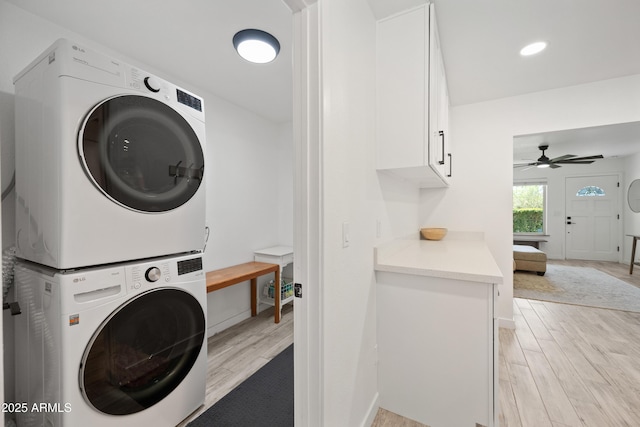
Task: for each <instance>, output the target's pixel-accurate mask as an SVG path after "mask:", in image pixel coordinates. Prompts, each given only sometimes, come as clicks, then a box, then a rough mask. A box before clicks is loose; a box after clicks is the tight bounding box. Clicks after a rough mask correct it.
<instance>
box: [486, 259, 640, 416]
mask: <svg viewBox="0 0 640 427" xmlns="http://www.w3.org/2000/svg"><path fill="white" fill-rule="evenodd" d="M549 263H558V264H564V265H574V266H583V267H592V268H596V269H600V270H602V271H604V272H606V273H608V274H610V275H612V276H615V277H618V278H619V279H621V280H624V281H626V282H628V283H631V284H633V285H635V286H639V287H640V278H638V276H635V275H634V276H629V274H628V265H624V264H618V263H601V262H585V261H556V260H551V261H549ZM639 273H640V271H639ZM514 320H515V323H516V329H515V330H508V329H500V356H499V368H500V373H499V377H500V407H501V413H500V425H501V426H502V427H507V426H522V427H527V426H536V427H538V426H552V427H562V426H597V427H607V426H611V427H618V426H640V313H631V312H624V311H618V310H606V309H600V308H591V307H581V306H577V305H568V304H558V303H551V302H543V301H534V300H526V299H514Z"/></svg>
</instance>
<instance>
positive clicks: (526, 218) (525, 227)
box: [513, 208, 544, 233]
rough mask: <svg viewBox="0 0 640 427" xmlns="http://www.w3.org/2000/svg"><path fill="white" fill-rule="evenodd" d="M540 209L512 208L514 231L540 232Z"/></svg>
mask: <svg viewBox="0 0 640 427" xmlns="http://www.w3.org/2000/svg"><path fill="white" fill-rule="evenodd" d="M543 215H544V212H543V210H542V209H536V208H524V209H514V210H513V232H514V233H542V226H543Z"/></svg>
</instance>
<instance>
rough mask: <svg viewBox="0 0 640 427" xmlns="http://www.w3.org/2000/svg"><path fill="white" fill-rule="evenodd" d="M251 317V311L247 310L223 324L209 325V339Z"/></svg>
mask: <svg viewBox="0 0 640 427" xmlns="http://www.w3.org/2000/svg"><path fill="white" fill-rule="evenodd" d="M250 317H251V310H245V311H243V312H242V313H238V314H236V315H235V316H233V317H230V318H228V319H226V320H223V321H222V322H219V323H216V324H215V325H209V326H208V327H207V338H209V337H212V336H214V335H215V334H217V333H218V332H222V331H224V330H225V329H227V328H230V327H231V326H233V325H236V324H238V323H240V322H242V321H243V320H246V319H248V318H250Z"/></svg>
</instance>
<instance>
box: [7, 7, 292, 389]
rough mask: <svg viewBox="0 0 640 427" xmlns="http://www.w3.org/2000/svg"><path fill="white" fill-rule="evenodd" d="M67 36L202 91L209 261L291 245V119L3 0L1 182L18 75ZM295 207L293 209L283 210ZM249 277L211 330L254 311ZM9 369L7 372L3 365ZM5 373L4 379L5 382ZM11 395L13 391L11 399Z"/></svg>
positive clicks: (216, 298) (10, 158) (219, 310)
mask: <svg viewBox="0 0 640 427" xmlns="http://www.w3.org/2000/svg"><path fill="white" fill-rule="evenodd" d="M60 37H67V38H69V39H71V40H74V41H77V42H78V43H84V44H86V45H88V46H90V47H93V48H95V49H96V50H98V51H101V52H104V53H105V54H109V55H112V56H114V57H118V58H120V59H122V60H124V61H126V62H128V63H131V64H132V65H136V66H139V67H141V68H142V69H144V70H146V71H149V72H151V73H153V74H156V75H158V76H159V77H161V78H164V79H167V80H169V81H172V82H174V83H176V84H178V85H180V86H182V87H184V88H185V89H188V90H191V91H193V92H194V93H196V94H198V95H200V96H202V97H203V98H204V100H205V101H204V102H205V113H206V118H207V126H206V132H207V146H206V153H205V154H206V157H207V166H206V177H207V178H206V185H207V216H206V221H207V225H208V226H209V227H210V229H211V233H210V237H209V241H208V244H207V250H206V252H205V254H204V268H205V269H207V270H209V269H214V268H222V267H227V266H230V265H233V264H237V263H241V262H246V261H251V260H252V259H253V251H254V250H257V249H261V248H264V247H268V246H273V245H277V244H281V243H282V244H289V245H290V244H292V233H293V232H292V229H293V224H292V221H293V219H292V218H293V215H292V214H291V213H290V212H291V211H292V206H293V200H292V198H293V196H292V190H291V189H292V187H293V178H292V163H291V162H292V160H291V159H292V154H291V151H292V141H291V139H292V132H291V123H279V124H277V123H273V122H270V121H269V120H266V119H264V118H262V117H260V116H257V115H255V114H253V113H251V112H249V111H247V110H244V109H242V108H240V107H238V106H236V105H234V104H232V103H230V102H227V101H225V100H223V99H221V98H219V97H217V96H215V95H213V94H211V93H207V92H204V91H202V90H199V89H198V88H197V87H193V85H191V84H190V83H189V82H185V81H182V80H181V79H180V78H179V76H171V75H167V74H166V73H164V72H163V71H162V70H156V69H153V68H152V67H148V66H145V64H140V63H138V62H137V61H136V60H135V58H127V57H125V56H122V55H120V54H119V53H118V52H114V51H112V50H111V49H110V48H109V47H107V46H103V45H100V44H97V43H95V42H93V41H92V40H88V39H86V38H85V37H83V36H82V35H80V34H76V33H72V32H70V31H68V30H66V29H64V28H62V27H60V26H58V25H56V24H53V23H51V22H49V21H46V20H43V19H41V18H39V17H37V16H35V15H33V14H30V13H28V12H25V11H24V10H22V9H20V8H18V7H16V6H14V5H13V4H10V3H7V2H5V1H4V0H0V150H1V151H0V156H1V158H0V160H1V171H2V181H1V182H2V188H3V189H4V188H6V187H7V185H8V184H9V182H10V180H11V176H12V174H13V170H14V153H15V151H14V124H13V122H14V95H13V94H14V88H13V77H14V76H15V75H16V74H17V73H18V72H19V71H20V70H21V69H22V68H24V67H25V66H26V65H27V64H29V63H30V62H31V60H33V58H35V57H36V56H37V55H39V54H40V53H41V52H42V51H43V50H44V49H46V48H47V47H48V46H50V45H51V44H52V43H53V42H54V41H55V40H56V39H57V38H60ZM287 212H289V213H290V214H289V216H285V215H283V213H287ZM14 223H15V204H14V203H13V194H11V195H10V196H9V197H8V198H7V199H6V201H5V202H3V204H2V236H3V241H2V247H3V248H6V247H9V246H12V245H13V242H14V234H15V232H14V229H15V228H14ZM249 301H250V299H249V283H248V282H247V283H246V284H242V285H237V286H233V287H230V288H227V289H223V290H220V291H218V292H215V293H211V294H209V296H208V304H209V310H208V311H209V313H208V319H207V321H208V327H209V334H210V335H211V334H213V333H214V332H216V331H219V330H221V329H224V328H225V327H228V326H230V325H232V324H234V323H236V322H238V321H241V320H243V319H244V318H247V317H249V316H250V302H249ZM3 319H4V320H5V322H4V323H5V325H4V328H3V329H4V330H5V334H4V335H5V337H6V340H7V341H6V342H5V343H4V347H3V348H4V354H5V364H6V369H5V372H6V373H8V375H7V378H6V381H4V382H5V383H7V391H8V392H9V393H11V390H12V389H13V386H12V381H13V379H12V378H11V376H12V372H13V369H12V368H11V367H12V365H13V354H12V352H13V349H12V345H11V341H12V339H13V333H12V328H13V326H12V321H11V318H10V316H8V315H3ZM0 375H2V372H0ZM2 382H3V381H2V377H0V384H1V383H2ZM9 397H10V395H7V398H9Z"/></svg>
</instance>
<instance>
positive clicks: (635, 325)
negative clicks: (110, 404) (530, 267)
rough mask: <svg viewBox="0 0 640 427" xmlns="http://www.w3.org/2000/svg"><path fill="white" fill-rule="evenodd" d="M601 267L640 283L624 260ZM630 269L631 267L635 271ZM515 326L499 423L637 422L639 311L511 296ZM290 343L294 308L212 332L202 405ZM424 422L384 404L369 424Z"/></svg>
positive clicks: (614, 426) (507, 348) (524, 426)
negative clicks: (387, 408)
mask: <svg viewBox="0 0 640 427" xmlns="http://www.w3.org/2000/svg"><path fill="white" fill-rule="evenodd" d="M549 262H550V263H558V264H565V265H577V266H585V267H592V268H598V269H601V270H603V271H605V272H606V273H608V274H611V275H612V276H615V277H618V278H619V279H621V280H625V281H627V282H628V283H631V284H633V285H635V286H638V287H640V267H637V269H638V270H637V275H636V274H634V275H633V276H629V274H628V272H629V271H628V267H629V266H628V265H624V264H618V263H593V262H584V261H557V260H550V261H549ZM634 273H635V272H634ZM514 320H515V322H516V329H515V330H508V329H500V355H499V368H500V408H501V412H500V415H499V420H500V426H502V427H508V426H520V427H528V426H535V427H542V426H550V427H566V426H596V427H608V426H609V427H618V426H633V427H636V426H640V313H629V312H623V311H616V310H605V309H599V308H590V307H581V306H573V305H566V304H557V303H551V302H542V301H534V300H525V299H515V300H514ZM292 342H293V309H292V307H291V304H288V305H286V306H285V307H284V308H283V318H282V321H281V323H280V324H279V325H275V324H274V323H273V310H272V309H269V310H265V311H264V312H262V313H260V315H258V316H257V317H255V318H251V319H247V320H245V321H244V322H241V323H240V324H238V325H235V326H233V327H231V328H229V329H227V330H225V331H223V332H221V333H219V334H217V335H214V336H213V337H211V338H209V341H208V345H209V348H208V350H209V370H208V373H207V396H206V401H205V406H204V407H203V408H201V409H200V410H198V411H197V412H196V413H194V414H192V416H191V417H189V418H188V419H187V420H185V422H183V423H182V424H181V426H184V425H186V423H187V422H188V421H189V420H191V419H193V418H195V417H196V416H197V415H199V414H200V413H201V412H203V411H204V410H206V409H207V408H208V407H210V406H212V405H213V404H214V403H215V402H217V401H218V400H219V399H220V398H222V397H223V396H224V395H225V394H226V393H228V392H229V391H231V390H232V389H233V388H235V387H236V386H237V385H238V384H240V383H241V382H242V381H244V380H245V379H246V378H248V377H249V376H250V375H251V374H253V373H254V372H255V371H257V370H258V369H259V368H260V367H262V366H263V365H264V364H266V363H267V362H268V361H269V360H271V359H272V358H273V357H275V356H276V355H277V354H278V353H279V352H280V351H282V350H284V349H285V348H286V347H287V346H288V345H289V344H291V343H292ZM400 426H405V427H421V426H422V425H421V424H419V423H416V422H415V421H412V420H408V419H406V418H403V417H400V416H399V415H396V414H393V413H391V412H389V411H385V410H384V409H381V410H380V411H378V413H377V415H376V418H375V420H374V422H373V427H400Z"/></svg>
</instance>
